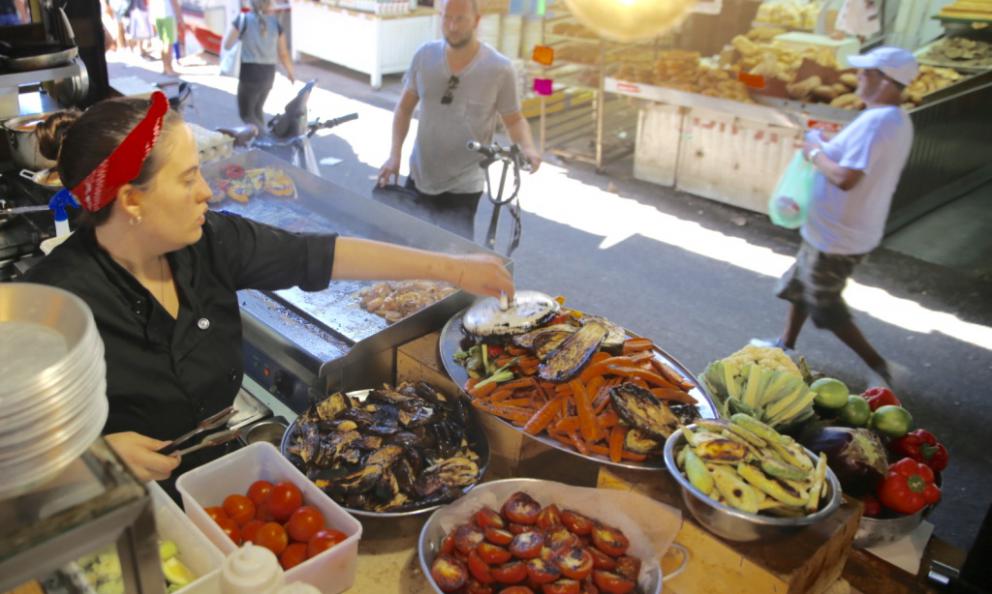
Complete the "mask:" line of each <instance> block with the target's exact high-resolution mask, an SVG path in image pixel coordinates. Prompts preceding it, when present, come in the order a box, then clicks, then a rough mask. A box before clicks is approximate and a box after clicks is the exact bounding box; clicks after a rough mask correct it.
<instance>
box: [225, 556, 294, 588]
mask: <svg viewBox="0 0 992 594" xmlns="http://www.w3.org/2000/svg"><path fill="white" fill-rule="evenodd" d="M282 586H283V572H282V567H281V566H280V565H279V560H278V559H276V556H275V553H273V552H272V551H270V550H269V549H266V548H265V547H259V546H255V545H253V544H251V543H246V544H245V545H244V546H243V547H241V548H240V549H238V550H237V551H234V552H233V553H231V554H230V555H228V557H227V559H224V565H222V566H221V569H220V591H221V593H222V594H276V593H277V592H279V589H280V588H282Z"/></svg>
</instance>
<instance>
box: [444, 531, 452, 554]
mask: <svg viewBox="0 0 992 594" xmlns="http://www.w3.org/2000/svg"><path fill="white" fill-rule="evenodd" d="M454 550H455V537H454V536H452V535H450V534H449V535H448V536H445V537H444V540H442V541H441V554H442V555H450V554H451V551H454Z"/></svg>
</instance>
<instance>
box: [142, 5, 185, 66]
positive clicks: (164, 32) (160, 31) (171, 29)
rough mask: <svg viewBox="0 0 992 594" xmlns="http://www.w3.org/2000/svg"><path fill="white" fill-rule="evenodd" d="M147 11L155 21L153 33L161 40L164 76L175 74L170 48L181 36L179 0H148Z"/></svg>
mask: <svg viewBox="0 0 992 594" xmlns="http://www.w3.org/2000/svg"><path fill="white" fill-rule="evenodd" d="M148 13H149V16H151V18H152V19H154V20H153V22H154V23H155V33H156V34H157V35H158V38H159V41H161V42H162V48H161V54H162V71H163V72H164V73H165V74H166V76H175V75H176V70H175V69H174V68H173V67H172V48H173V46H174V45H176V44H178V43H179V40H180V39H181V38H182V37H181V35H182V31H183V27H184V26H185V23H183V10H182V7H181V6H180V5H179V0H148Z"/></svg>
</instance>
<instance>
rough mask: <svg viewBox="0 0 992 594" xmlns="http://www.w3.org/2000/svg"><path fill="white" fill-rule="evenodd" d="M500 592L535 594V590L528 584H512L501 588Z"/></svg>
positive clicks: (506, 593)
mask: <svg viewBox="0 0 992 594" xmlns="http://www.w3.org/2000/svg"><path fill="white" fill-rule="evenodd" d="M499 594H534V591H533V590H531V589H530V588H528V587H527V586H510V587H509V588H503V589H502V590H500V591H499Z"/></svg>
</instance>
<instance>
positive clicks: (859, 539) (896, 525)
mask: <svg viewBox="0 0 992 594" xmlns="http://www.w3.org/2000/svg"><path fill="white" fill-rule="evenodd" d="M929 509H930V508H923V509H921V510H920V511H918V512H916V513H915V514H910V515H908V516H900V517H898V518H869V517H867V516H861V522H860V523H858V531H857V532H856V533H855V534H854V546H855V547H856V548H859V549H865V548H868V547H873V546H875V545H880V544H886V543H890V542H895V541H897V540H899V539H901V538H902V537H904V536H906V535H907V534H909V533H910V532H912V531H913V530H916V527H917V526H919V525H920V523H921V522H923V518H924V516H926V515H927V513H928V511H929Z"/></svg>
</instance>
